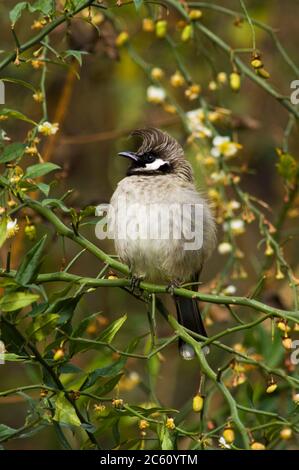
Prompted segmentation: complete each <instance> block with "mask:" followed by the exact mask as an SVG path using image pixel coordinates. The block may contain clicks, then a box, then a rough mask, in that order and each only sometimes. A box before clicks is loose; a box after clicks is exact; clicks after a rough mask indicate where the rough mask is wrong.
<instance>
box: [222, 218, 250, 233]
mask: <svg viewBox="0 0 299 470" xmlns="http://www.w3.org/2000/svg"><path fill="white" fill-rule="evenodd" d="M229 229H230V230H231V231H232V232H233V233H234V234H235V235H241V234H242V233H244V232H245V224H244V221H243V220H242V219H232V220H230V221H229V222H224V224H223V230H224V231H225V232H227V231H228V230H229Z"/></svg>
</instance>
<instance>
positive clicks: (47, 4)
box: [29, 0, 55, 15]
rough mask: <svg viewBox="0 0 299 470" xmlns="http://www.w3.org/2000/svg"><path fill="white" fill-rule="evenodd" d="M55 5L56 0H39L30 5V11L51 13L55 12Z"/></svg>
mask: <svg viewBox="0 0 299 470" xmlns="http://www.w3.org/2000/svg"><path fill="white" fill-rule="evenodd" d="M53 5H55V2H53V0H37V1H36V2H34V4H33V5H30V6H29V9H30V11H32V12H35V11H40V12H41V13H43V14H44V15H50V14H51V13H54V9H53Z"/></svg>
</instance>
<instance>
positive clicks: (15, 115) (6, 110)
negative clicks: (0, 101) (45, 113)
mask: <svg viewBox="0 0 299 470" xmlns="http://www.w3.org/2000/svg"><path fill="white" fill-rule="evenodd" d="M0 116H7V117H12V118H14V119H19V120H20V121H25V122H29V123H30V124H33V125H34V126H37V123H36V122H35V121H32V119H30V118H29V117H27V116H25V114H23V113H20V111H16V110H15V109H9V108H3V109H2V110H1V111H0Z"/></svg>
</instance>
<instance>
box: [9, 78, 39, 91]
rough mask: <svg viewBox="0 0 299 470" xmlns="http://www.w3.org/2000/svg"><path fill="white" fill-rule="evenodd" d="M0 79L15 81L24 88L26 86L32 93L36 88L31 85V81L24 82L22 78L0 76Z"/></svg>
mask: <svg viewBox="0 0 299 470" xmlns="http://www.w3.org/2000/svg"><path fill="white" fill-rule="evenodd" d="M1 81H2V82H7V83H15V84H16V85H21V86H23V87H24V88H28V89H29V90H31V91H33V93H35V92H36V89H35V88H34V86H33V85H31V83H28V82H25V81H24V80H20V79H19V78H1Z"/></svg>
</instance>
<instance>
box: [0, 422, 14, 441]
mask: <svg viewBox="0 0 299 470" xmlns="http://www.w3.org/2000/svg"><path fill="white" fill-rule="evenodd" d="M15 432H16V429H13V428H10V427H9V426H6V425H5V424H0V440H1V441H3V440H6V439H8V438H9V437H10V436H12V435H13V434H14V433H15Z"/></svg>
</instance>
